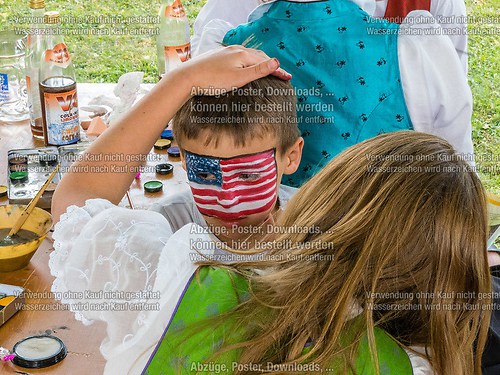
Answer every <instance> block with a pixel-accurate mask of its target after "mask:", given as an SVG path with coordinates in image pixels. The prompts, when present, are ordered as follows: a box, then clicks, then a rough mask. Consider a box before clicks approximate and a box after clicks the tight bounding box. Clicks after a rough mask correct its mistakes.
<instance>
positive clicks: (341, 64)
mask: <svg viewBox="0 0 500 375" xmlns="http://www.w3.org/2000/svg"><path fill="white" fill-rule="evenodd" d="M345 64H346V62H345V60H340V61H337V66H338V67H339V68H343V67H344V66H345Z"/></svg>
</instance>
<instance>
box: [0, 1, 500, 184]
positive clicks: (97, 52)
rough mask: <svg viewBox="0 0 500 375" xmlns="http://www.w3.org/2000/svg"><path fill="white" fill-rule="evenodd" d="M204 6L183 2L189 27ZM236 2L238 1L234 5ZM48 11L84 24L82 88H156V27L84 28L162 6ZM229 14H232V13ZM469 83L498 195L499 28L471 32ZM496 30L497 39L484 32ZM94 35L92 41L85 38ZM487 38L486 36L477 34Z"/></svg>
mask: <svg viewBox="0 0 500 375" xmlns="http://www.w3.org/2000/svg"><path fill="white" fill-rule="evenodd" d="M205 1H206V0H190V1H188V0H184V1H183V4H184V6H185V8H186V11H187V13H188V16H189V19H190V22H191V25H192V24H193V22H194V19H195V18H196V16H197V15H198V12H199V10H200V9H201V7H202V6H203V4H204V3H205ZM234 1H235V2H236V1H237V0H234ZM46 2H47V10H58V11H59V12H60V13H61V15H62V16H67V17H68V16H70V17H73V18H76V19H81V21H83V22H68V23H66V24H65V27H67V28H69V29H72V32H74V33H75V34H74V35H67V36H65V40H66V42H67V44H68V46H69V49H70V51H71V52H72V53H73V56H74V61H75V68H76V70H77V79H78V81H79V82H116V81H117V79H118V77H120V75H122V74H123V73H125V72H130V71H137V70H139V71H143V72H145V81H146V82H156V71H157V69H156V47H155V37H154V35H144V36H140V35H139V36H138V35H131V33H132V31H133V30H138V29H141V30H142V31H144V30H146V31H147V30H149V32H151V33H153V34H154V31H155V28H156V26H157V25H156V24H154V23H144V24H138V23H134V24H120V23H115V24H112V23H105V24H101V25H99V24H97V23H92V22H91V21H92V20H88V21H90V23H89V22H85V21H86V20H85V17H86V16H95V17H98V16H100V15H102V16H122V17H128V16H155V15H156V14H157V12H158V9H159V6H160V0H154V1H149V2H145V3H141V2H140V1H129V0H115V1H112V2H111V1H110V2H106V3H105V2H102V1H96V0H85V1H84V0H74V1H62V0H46ZM466 3H467V8H468V12H469V15H470V16H475V17H484V16H491V17H495V16H496V17H498V14H499V9H500V0H467V1H466ZM228 11H231V10H228ZM27 15H28V0H22V1H21V0H0V29H3V28H5V27H14V26H17V27H27V26H28V25H22V24H16V22H15V19H14V17H15V16H27ZM103 29H107V30H108V32H109V34H111V33H113V32H116V31H118V30H120V29H121V30H123V31H124V32H125V35H107V36H106V35H95V32H96V31H101V32H102V30H103ZM469 30H470V32H474V34H472V35H470V36H469V79H470V85H471V88H472V92H473V97H474V115H473V138H474V145H475V151H476V155H477V158H478V163H477V164H478V167H479V170H480V176H481V179H482V181H483V183H484V184H485V186H486V188H487V189H488V190H490V191H492V192H494V193H496V194H500V95H499V90H500V89H499V88H500V52H499V51H500V38H499V31H500V24H499V23H498V21H497V23H496V24H478V23H472V24H470V26H469ZM492 30H496V31H497V33H496V35H495V34H493V35H485V32H487V31H492ZM88 31H92V32H94V35H84V33H85V32H88ZM477 32H483V35H479V34H477Z"/></svg>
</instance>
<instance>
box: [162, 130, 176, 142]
mask: <svg viewBox="0 0 500 375" xmlns="http://www.w3.org/2000/svg"><path fill="white" fill-rule="evenodd" d="M161 138H162V139H170V140H171V141H172V140H173V139H174V133H173V132H172V130H170V129H168V130H164V131H162V132H161Z"/></svg>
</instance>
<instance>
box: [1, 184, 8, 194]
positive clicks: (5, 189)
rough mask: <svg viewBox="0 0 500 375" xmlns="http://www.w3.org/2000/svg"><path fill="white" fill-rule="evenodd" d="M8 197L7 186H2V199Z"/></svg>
mask: <svg viewBox="0 0 500 375" xmlns="http://www.w3.org/2000/svg"><path fill="white" fill-rule="evenodd" d="M6 195H7V186H5V185H0V197H5V196H6Z"/></svg>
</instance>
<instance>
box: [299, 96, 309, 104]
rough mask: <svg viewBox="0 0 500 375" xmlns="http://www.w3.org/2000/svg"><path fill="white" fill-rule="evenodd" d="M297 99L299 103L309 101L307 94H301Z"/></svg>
mask: <svg viewBox="0 0 500 375" xmlns="http://www.w3.org/2000/svg"><path fill="white" fill-rule="evenodd" d="M297 101H298V102H299V103H304V102H307V96H305V95H300V96H298V97H297Z"/></svg>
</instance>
